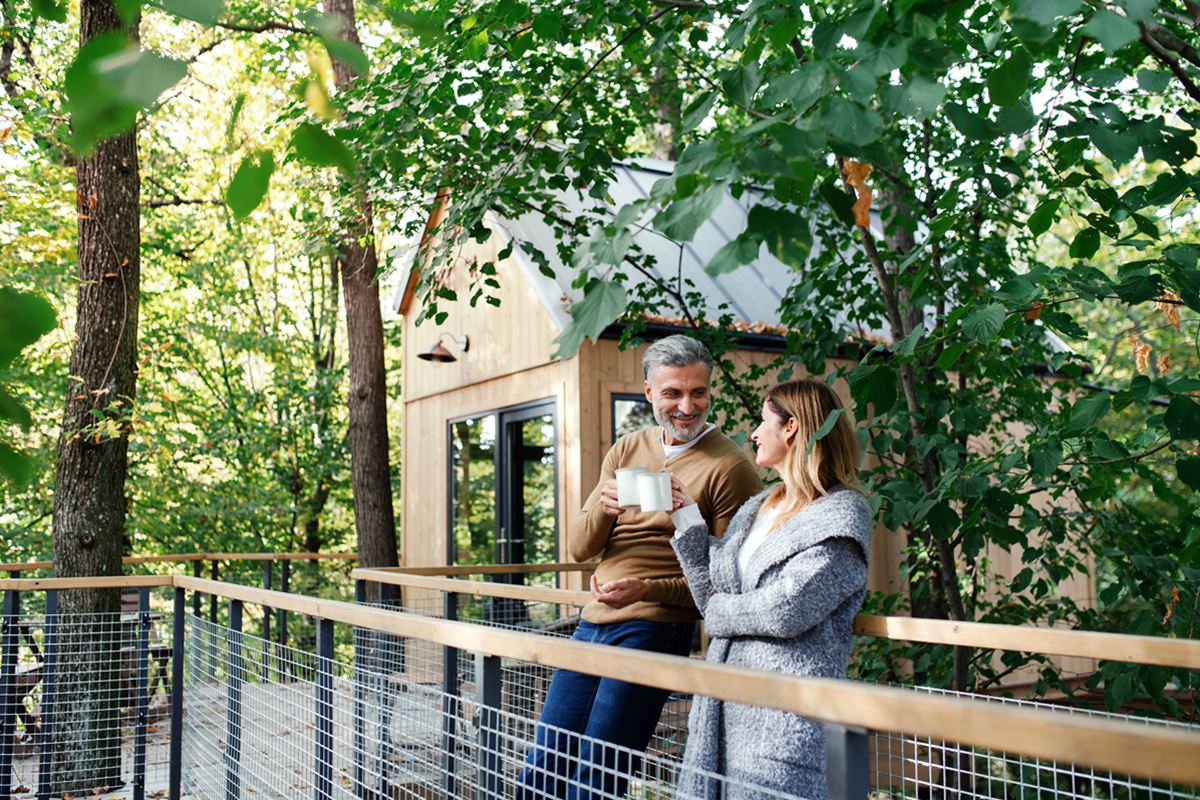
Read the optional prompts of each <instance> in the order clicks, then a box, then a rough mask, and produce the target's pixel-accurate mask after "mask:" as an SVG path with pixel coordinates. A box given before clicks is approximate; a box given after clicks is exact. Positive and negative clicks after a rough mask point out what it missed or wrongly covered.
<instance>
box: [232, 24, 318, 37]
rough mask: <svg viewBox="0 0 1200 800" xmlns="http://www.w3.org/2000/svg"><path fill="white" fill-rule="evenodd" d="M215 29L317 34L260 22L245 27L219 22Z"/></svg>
mask: <svg viewBox="0 0 1200 800" xmlns="http://www.w3.org/2000/svg"><path fill="white" fill-rule="evenodd" d="M213 27H215V28H223V29H224V30H227V31H238V32H240V33H266V32H267V31H287V32H288V33H299V34H302V35H304V36H316V35H317V34H316V33H315V32H313V31H310V30H308V29H307V28H301V27H299V26H297V25H291V24H289V23H287V22H274V21H272V22H260V23H258V24H257V25H245V24H241V23H237V22H218V23H216V24H215V25H214V26H213Z"/></svg>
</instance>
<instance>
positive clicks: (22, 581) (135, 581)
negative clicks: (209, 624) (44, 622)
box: [0, 575, 175, 592]
mask: <svg viewBox="0 0 1200 800" xmlns="http://www.w3.org/2000/svg"><path fill="white" fill-rule="evenodd" d="M174 585H175V576H173V575H103V576H97V577H92V578H3V579H0V592H7V591H18V592H37V591H43V590H46V589H142V588H146V587H155V586H174Z"/></svg>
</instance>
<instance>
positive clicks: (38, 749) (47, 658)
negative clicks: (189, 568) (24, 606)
mask: <svg viewBox="0 0 1200 800" xmlns="http://www.w3.org/2000/svg"><path fill="white" fill-rule="evenodd" d="M41 605H42V613H40V614H37V615H28V614H25V615H19V616H12V617H6V619H5V636H4V651H5V659H4V661H5V663H4V665H3V669H2V671H3V672H4V674H5V678H6V680H5V687H4V688H5V694H4V700H3V703H2V707H3V710H4V714H3V719H4V721H5V723H4V726H3V728H2V730H3V741H2V742H0V762H4V761H7V764H5V766H8V767H10V768H11V782H10V783H8V784H7V786H6V788H7V789H8V792H9V796H11V797H19V798H23V797H51V796H53V797H55V798H58V797H63V796H75V797H81V796H89V795H93V794H97V793H102V792H114V791H120V790H125V791H127V792H132V791H134V789H135V788H137V789H138V790H140V791H143V792H146V793H152V792H158V791H165V789H166V787H167V782H168V775H169V744H170V740H169V728H170V725H169V722H170V719H169V718H170V715H171V640H170V636H171V628H170V616H169V614H165V613H163V612H161V611H158V610H152V609H151V608H150V606H149V604H147V605H146V607H145V608H141V609H139V607H138V599H137V595H136V594H135V595H134V596H133V600H132V610H126V611H119V612H112V613H104V614H76V613H71V614H67V613H58V611H57V602H55V601H51V602H50V603H49V604H41ZM127 605H129V604H128V603H127Z"/></svg>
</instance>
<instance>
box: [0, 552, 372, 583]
mask: <svg viewBox="0 0 1200 800" xmlns="http://www.w3.org/2000/svg"><path fill="white" fill-rule="evenodd" d="M357 560H358V555H357V554H356V553H170V554H165V555H161V556H125V557H124V558H122V559H121V563H122V564H123V565H125V566H131V565H138V564H186V563H189V562H193V561H284V562H287V561H357ZM53 568H54V562H53V561H17V562H14V563H11V564H0V572H7V573H8V574H9V575H10V576H13V577H16V576H17V575H19V574H20V573H22V572H32V571H34V570H39V569H53Z"/></svg>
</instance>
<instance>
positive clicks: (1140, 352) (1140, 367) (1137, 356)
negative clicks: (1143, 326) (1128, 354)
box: [1129, 334, 1150, 375]
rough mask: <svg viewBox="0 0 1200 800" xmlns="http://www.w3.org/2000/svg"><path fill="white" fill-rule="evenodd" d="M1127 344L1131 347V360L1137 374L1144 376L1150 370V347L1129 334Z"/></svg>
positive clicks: (1139, 338)
mask: <svg viewBox="0 0 1200 800" xmlns="http://www.w3.org/2000/svg"><path fill="white" fill-rule="evenodd" d="M1129 344H1130V345H1132V346H1133V358H1134V363H1135V365H1136V366H1137V371H1138V374H1139V375H1145V374H1146V372H1147V371H1148V370H1149V368H1150V345H1149V344H1148V343H1147V342H1145V341H1143V340H1142V339H1141V337H1139V336H1136V335H1134V334H1130V336H1129Z"/></svg>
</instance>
